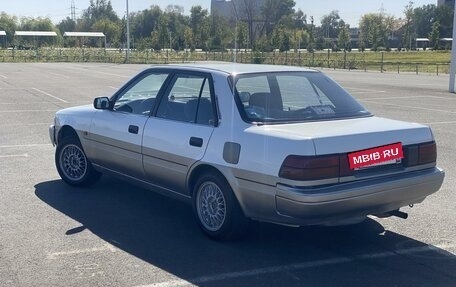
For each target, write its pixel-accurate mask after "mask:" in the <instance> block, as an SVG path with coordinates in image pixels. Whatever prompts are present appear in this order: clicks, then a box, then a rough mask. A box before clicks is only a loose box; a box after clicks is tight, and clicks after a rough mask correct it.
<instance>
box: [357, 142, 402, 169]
mask: <svg viewBox="0 0 456 287" xmlns="http://www.w3.org/2000/svg"><path fill="white" fill-rule="evenodd" d="M402 158H404V155H403V151H402V144H401V143H395V144H390V145H385V146H380V147H375V148H371V149H366V150H362V151H357V152H352V153H349V154H348V160H349V163H350V168H351V169H361V168H368V167H373V166H379V165H387V164H394V163H397V162H398V160H401V159H402Z"/></svg>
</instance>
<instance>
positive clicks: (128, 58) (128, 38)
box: [126, 0, 130, 63]
mask: <svg viewBox="0 0 456 287" xmlns="http://www.w3.org/2000/svg"><path fill="white" fill-rule="evenodd" d="M126 1H127V63H129V62H130V13H129V10H128V0H126Z"/></svg>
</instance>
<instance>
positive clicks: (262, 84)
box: [234, 72, 370, 123]
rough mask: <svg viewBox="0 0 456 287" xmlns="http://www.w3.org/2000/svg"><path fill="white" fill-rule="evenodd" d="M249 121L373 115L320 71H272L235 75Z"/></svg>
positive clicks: (277, 121) (280, 121)
mask: <svg viewBox="0 0 456 287" xmlns="http://www.w3.org/2000/svg"><path fill="white" fill-rule="evenodd" d="M234 83H235V90H236V95H237V96H238V97H239V101H238V102H239V103H242V104H241V105H240V108H241V111H240V112H241V115H242V116H243V118H244V119H245V120H246V121H248V122H257V123H258V122H259V123H284V122H304V121H315V120H328V119H343V118H352V117H361V116H369V115H370V113H369V112H368V111H367V110H366V109H365V108H363V107H362V106H361V105H360V104H359V103H358V102H356V100H355V99H354V98H353V97H352V96H350V95H349V94H348V93H347V92H346V91H345V90H344V89H342V88H341V87H340V86H339V85H337V84H336V83H335V82H334V81H332V80H331V79H329V78H328V77H326V76H325V75H324V74H322V73H318V72H270V73H259V74H246V75H238V76H237V77H235V78H234Z"/></svg>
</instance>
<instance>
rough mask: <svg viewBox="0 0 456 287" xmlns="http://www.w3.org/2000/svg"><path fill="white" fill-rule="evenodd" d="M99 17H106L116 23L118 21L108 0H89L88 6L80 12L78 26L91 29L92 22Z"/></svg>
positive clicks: (85, 29) (99, 18)
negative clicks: (80, 16)
mask: <svg viewBox="0 0 456 287" xmlns="http://www.w3.org/2000/svg"><path fill="white" fill-rule="evenodd" d="M101 19H108V20H110V21H112V22H114V23H117V24H119V22H120V19H119V17H118V16H117V14H116V12H115V11H114V9H113V8H112V4H111V1H110V0H108V1H106V0H90V5H89V7H88V8H87V9H86V10H84V11H83V13H82V18H81V23H80V28H81V29H82V30H84V31H92V30H91V29H92V27H93V24H95V22H97V21H99V20H101Z"/></svg>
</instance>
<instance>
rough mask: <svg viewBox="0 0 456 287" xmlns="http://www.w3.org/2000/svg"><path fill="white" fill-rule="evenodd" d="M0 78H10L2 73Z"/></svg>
mask: <svg viewBox="0 0 456 287" xmlns="http://www.w3.org/2000/svg"><path fill="white" fill-rule="evenodd" d="M0 78H3V79H8V77H7V76H5V75H2V74H0Z"/></svg>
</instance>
